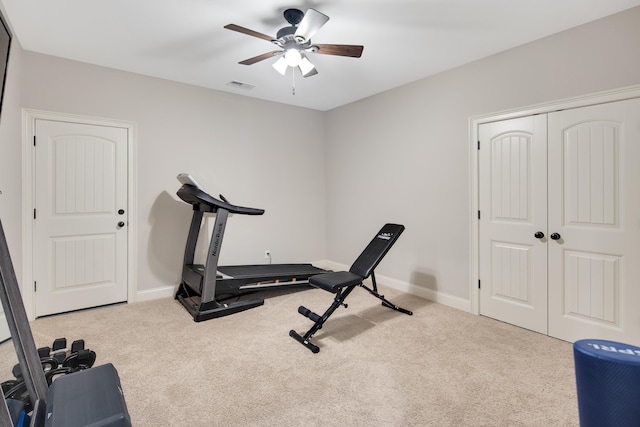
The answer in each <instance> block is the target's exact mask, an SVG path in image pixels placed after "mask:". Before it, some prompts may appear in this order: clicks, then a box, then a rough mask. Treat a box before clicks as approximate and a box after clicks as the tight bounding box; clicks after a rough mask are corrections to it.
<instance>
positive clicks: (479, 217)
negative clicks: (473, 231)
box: [478, 211, 480, 219]
mask: <svg viewBox="0 0 640 427" xmlns="http://www.w3.org/2000/svg"><path fill="white" fill-rule="evenodd" d="M478 219H480V211H478Z"/></svg>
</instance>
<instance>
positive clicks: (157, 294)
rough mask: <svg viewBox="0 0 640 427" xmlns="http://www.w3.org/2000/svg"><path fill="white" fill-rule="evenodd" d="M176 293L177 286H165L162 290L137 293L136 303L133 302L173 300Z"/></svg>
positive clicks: (156, 289) (154, 289)
mask: <svg viewBox="0 0 640 427" xmlns="http://www.w3.org/2000/svg"><path fill="white" fill-rule="evenodd" d="M175 292H176V287H175V286H163V287H160V288H153V289H147V290H144V291H138V292H136V299H135V301H129V302H130V303H131V302H143V301H151V300H154V299H160V298H173V297H174V294H175Z"/></svg>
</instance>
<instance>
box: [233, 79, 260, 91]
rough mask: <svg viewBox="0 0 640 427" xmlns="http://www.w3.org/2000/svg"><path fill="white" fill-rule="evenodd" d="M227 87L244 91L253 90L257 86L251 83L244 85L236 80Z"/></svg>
mask: <svg viewBox="0 0 640 427" xmlns="http://www.w3.org/2000/svg"><path fill="white" fill-rule="evenodd" d="M227 86H231V87H235V88H238V89H244V90H251V89H253V88H254V87H255V85H252V84H249V83H242V82H238V81H235V80H232V81H230V82H229V83H227Z"/></svg>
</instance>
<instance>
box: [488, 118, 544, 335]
mask: <svg viewBox="0 0 640 427" xmlns="http://www.w3.org/2000/svg"><path fill="white" fill-rule="evenodd" d="M546 120H547V119H546V115H538V116H530V117H524V118H519V119H513V120H505V121H500V122H494V123H488V124H483V125H481V126H480V128H479V132H480V133H479V135H480V152H479V195H480V205H479V207H480V221H479V223H480V224H479V228H480V236H479V245H480V248H479V252H480V260H479V270H480V276H479V277H480V280H481V289H480V314H482V315H484V316H489V317H493V318H495V319H498V320H501V321H504V322H508V323H511V324H514V325H518V326H521V327H524V328H527V329H531V330H534V331H537V332H541V333H545V334H546V333H547V245H546V238H545V237H536V233H537V232H542V233H543V234H546V229H547V122H546Z"/></svg>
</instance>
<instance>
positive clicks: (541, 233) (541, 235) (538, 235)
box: [533, 231, 544, 239]
mask: <svg viewBox="0 0 640 427" xmlns="http://www.w3.org/2000/svg"><path fill="white" fill-rule="evenodd" d="M533 237H535V238H536V239H542V238H543V237H544V233H543V232H542V231H536V234H534V235H533Z"/></svg>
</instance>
